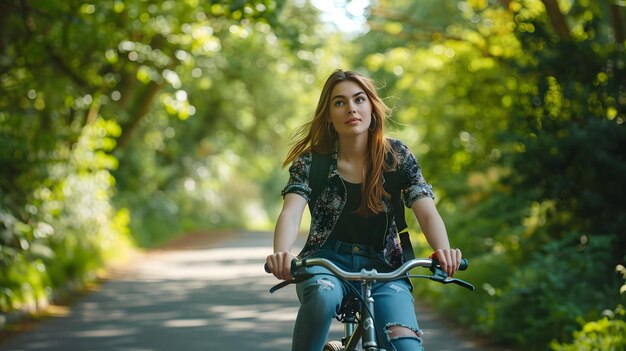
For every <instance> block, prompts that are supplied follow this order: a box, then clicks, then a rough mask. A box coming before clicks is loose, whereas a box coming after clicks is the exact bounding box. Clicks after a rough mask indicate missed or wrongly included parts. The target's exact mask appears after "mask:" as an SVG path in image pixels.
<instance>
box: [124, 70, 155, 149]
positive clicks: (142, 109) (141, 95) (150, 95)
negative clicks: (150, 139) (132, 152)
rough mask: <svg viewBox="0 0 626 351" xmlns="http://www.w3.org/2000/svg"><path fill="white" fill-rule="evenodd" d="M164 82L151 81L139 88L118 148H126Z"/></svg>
mask: <svg viewBox="0 0 626 351" xmlns="http://www.w3.org/2000/svg"><path fill="white" fill-rule="evenodd" d="M163 84H164V83H155V82H150V83H149V84H148V85H146V86H145V87H143V88H142V89H139V91H138V92H137V93H136V94H135V96H134V99H133V100H134V101H133V105H132V106H131V108H130V110H129V111H128V116H129V118H130V120H129V121H128V122H127V123H124V124H123V125H122V135H120V138H119V140H118V143H117V147H116V149H123V148H125V147H126V146H127V145H128V143H129V142H130V140H131V138H132V135H133V134H134V133H135V131H136V130H137V127H139V122H141V120H142V119H143V118H144V117H145V116H146V115H147V114H148V112H149V111H150V108H151V107H152V103H153V102H154V98H155V96H156V94H157V93H158V92H159V90H161V88H163Z"/></svg>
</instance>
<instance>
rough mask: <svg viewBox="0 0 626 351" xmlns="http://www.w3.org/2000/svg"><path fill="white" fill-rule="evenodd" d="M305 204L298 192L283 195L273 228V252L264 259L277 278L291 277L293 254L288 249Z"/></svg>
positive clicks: (291, 244) (295, 233) (293, 241)
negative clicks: (283, 198)
mask: <svg viewBox="0 0 626 351" xmlns="http://www.w3.org/2000/svg"><path fill="white" fill-rule="evenodd" d="M306 204H307V201H306V199H305V198H303V197H302V196H300V195H298V194H295V193H288V194H286V195H285V200H284V202H283V208H282V210H281V211H280V215H279V216H278V220H277V221H276V228H275V229H274V254H272V255H269V256H267V259H266V262H267V266H268V268H269V269H270V271H271V272H272V273H273V274H274V276H276V278H278V279H284V280H286V279H290V278H291V260H292V259H293V258H294V255H292V254H291V252H290V250H291V248H292V246H293V244H294V243H295V242H296V238H297V237H298V230H299V229H300V223H301V221H302V213H303V212H304V207H305V206H306Z"/></svg>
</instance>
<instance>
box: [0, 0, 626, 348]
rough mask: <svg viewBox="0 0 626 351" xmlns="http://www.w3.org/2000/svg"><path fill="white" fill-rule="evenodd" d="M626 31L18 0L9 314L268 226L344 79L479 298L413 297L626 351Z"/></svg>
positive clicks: (0, 48) (12, 33)
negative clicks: (160, 254)
mask: <svg viewBox="0 0 626 351" xmlns="http://www.w3.org/2000/svg"><path fill="white" fill-rule="evenodd" d="M625 36H626V3H624V1H621V0H580V1H574V0H467V1H453V0H420V1H411V0H396V1H391V0H378V1H371V2H369V1H356V0H353V1H349V0H346V1H322V0H318V1H314V3H311V2H309V1H307V0H293V1H280V0H276V1H270V0H251V1H243V0H233V1H224V0H204V1H203V0H180V1H173V0H168V1H146V0H127V1H120V0H115V1H77V0H67V1H49V0H4V1H2V2H0V164H1V166H0V169H1V171H0V312H5V313H6V312H10V311H14V310H23V309H33V308H35V307H36V306H37V305H39V304H42V303H44V302H45V301H47V300H49V299H51V298H54V297H55V296H58V295H59V294H60V293H62V292H63V291H64V290H66V289H67V287H68V286H81V284H84V283H85V282H87V281H89V280H90V279H93V278H94V276H95V275H96V274H97V273H98V271H99V270H101V269H102V268H103V267H105V266H106V264H107V263H109V262H111V261H112V260H115V259H117V258H120V257H123V256H124V255H125V253H126V252H128V250H131V249H133V248H135V247H140V248H150V247H155V246H159V245H161V244H163V243H165V242H166V241H168V240H170V239H172V238H173V237H175V236H177V235H181V234H183V233H187V232H191V231H210V230H214V229H225V228H226V229H245V230H271V229H272V222H273V221H274V219H275V218H276V216H277V213H278V210H279V209H280V205H281V198H280V196H279V194H280V190H281V188H282V187H283V186H284V184H285V181H286V179H287V172H286V170H284V169H282V168H281V162H282V160H283V158H284V156H285V155H286V153H287V151H288V148H289V145H290V144H289V141H290V140H289V138H290V135H291V134H290V133H291V132H292V131H293V130H294V129H295V128H297V127H298V126H299V125H301V124H302V123H304V122H305V121H307V120H309V119H310V118H311V117H312V113H313V111H314V108H315V103H316V101H317V98H318V95H319V92H320V89H321V85H322V83H323V80H324V79H325V78H326V77H327V76H328V74H330V73H331V72H332V70H334V69H335V68H343V69H353V70H358V71H361V72H362V73H365V74H366V75H369V76H372V77H373V78H374V79H376V80H377V81H379V82H381V87H380V92H381V94H382V95H383V96H386V97H387V98H386V102H387V103H388V104H389V105H390V106H392V107H393V109H394V114H393V123H391V124H390V125H389V126H388V131H389V134H390V135H391V136H394V137H398V138H400V139H402V140H403V141H405V142H406V143H407V144H408V145H409V146H410V147H411V148H412V150H413V151H414V153H415V154H416V156H417V157H418V160H419V161H420V164H421V166H422V168H423V172H424V175H425V177H426V178H427V179H428V180H429V181H430V182H431V183H432V184H433V185H434V187H435V190H436V193H437V195H438V196H437V199H436V200H437V205H438V208H439V209H440V211H441V213H442V215H443V217H444V220H445V221H446V224H447V227H448V231H449V233H450V237H451V240H452V243H453V245H454V246H458V247H461V248H462V249H463V252H464V254H465V255H466V256H467V257H469V258H470V259H471V260H472V268H471V269H470V270H469V271H468V272H465V273H463V275H462V277H463V278H465V279H467V280H469V281H471V282H473V283H474V284H475V285H476V286H477V288H478V289H477V291H476V292H475V293H473V294H468V293H466V292H464V291H460V289H442V288H441V286H434V284H420V285H419V290H418V291H416V294H418V295H419V296H420V297H419V298H421V299H428V300H429V301H430V302H431V303H432V304H433V305H435V306H436V308H438V309H439V310H440V311H441V312H442V313H445V314H446V315H448V316H450V317H451V318H455V319H456V320H458V321H459V322H460V323H462V324H463V325H465V326H466V327H467V328H468V329H470V330H472V331H473V332H475V333H477V334H480V335H484V336H486V337H488V338H490V339H491V340H493V341H494V342H497V343H501V344H504V345H508V346H510V347H514V348H519V349H524V350H547V349H552V350H624V348H625V347H626V346H625V345H626V341H625V337H624V335H626V322H625V312H624V307H623V305H624V303H625V301H624V300H625V294H626V286H625V285H624V279H625V277H626V269H625V268H624V266H623V264H624V259H625V254H626V233H625V231H626V191H625V185H626V132H625V130H624V122H625V120H626V79H625V78H626V77H625V72H626V55H625V52H624V44H625V42H626V41H625ZM409 220H410V222H411V224H412V227H413V228H415V230H414V232H418V231H419V229H418V225H417V223H416V222H415V220H414V218H409ZM418 238H419V237H418ZM416 245H417V247H416V250H417V251H418V252H419V253H420V254H427V253H428V248H427V246H426V244H425V242H424V241H423V240H418V241H417V242H416Z"/></svg>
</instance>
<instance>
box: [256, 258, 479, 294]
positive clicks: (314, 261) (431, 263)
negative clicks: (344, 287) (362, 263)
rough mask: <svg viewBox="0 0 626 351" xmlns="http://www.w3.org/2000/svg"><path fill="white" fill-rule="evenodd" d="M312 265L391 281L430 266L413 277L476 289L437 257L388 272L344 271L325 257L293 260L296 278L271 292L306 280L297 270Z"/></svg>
mask: <svg viewBox="0 0 626 351" xmlns="http://www.w3.org/2000/svg"><path fill="white" fill-rule="evenodd" d="M310 266H321V267H324V268H326V269H328V270H329V271H330V272H331V273H332V274H334V275H336V276H337V277H339V278H341V279H344V280H356V281H379V282H382V281H391V280H396V279H400V278H404V277H406V273H407V272H408V271H410V270H411V269H413V268H415V267H426V268H429V269H430V271H431V272H432V273H433V274H432V275H430V276H421V275H420V276H413V277H417V278H428V279H430V280H433V281H436V282H439V283H442V284H449V283H454V284H457V285H460V286H462V287H464V288H466V289H469V290H472V291H473V290H474V286H473V285H472V284H470V283H468V282H466V281H463V280H461V279H457V278H450V277H448V275H447V274H446V272H444V271H443V270H442V269H441V267H440V266H439V262H438V261H437V259H430V258H418V259H413V260H410V261H407V262H405V263H404V264H402V265H401V266H400V267H398V268H397V269H396V270H394V271H391V272H387V273H379V272H377V271H376V270H375V269H372V270H367V269H362V270H361V271H360V272H347V271H344V270H343V269H341V268H339V267H337V266H336V265H335V264H334V263H332V262H331V261H329V260H327V259H324V258H305V259H302V260H298V259H294V260H292V261H291V272H292V274H293V275H294V278H296V279H294V280H292V281H284V282H282V283H280V284H278V285H277V286H275V287H274V288H272V290H270V291H271V292H273V291H275V290H278V289H280V288H282V287H283V286H285V285H287V284H290V283H293V282H297V281H301V280H304V279H306V278H308V276H307V275H302V274H300V275H298V277H296V275H297V274H295V272H297V271H298V270H299V269H301V268H303V267H310ZM468 266H469V261H468V260H467V259H465V258H463V259H461V266H460V268H459V269H460V270H466V269H467V267H468ZM265 271H266V272H267V273H271V272H270V270H269V268H268V267H267V263H266V264H265Z"/></svg>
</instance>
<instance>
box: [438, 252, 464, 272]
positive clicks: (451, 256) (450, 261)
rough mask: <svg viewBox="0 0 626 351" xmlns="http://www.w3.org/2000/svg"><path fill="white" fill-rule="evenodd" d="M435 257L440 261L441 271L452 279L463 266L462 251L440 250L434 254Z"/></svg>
mask: <svg viewBox="0 0 626 351" xmlns="http://www.w3.org/2000/svg"><path fill="white" fill-rule="evenodd" d="M433 256H434V257H435V258H437V260H438V261H439V265H440V266H441V269H442V270H443V271H444V272H446V273H447V274H448V277H452V276H453V275H454V273H456V271H458V270H459V266H460V265H461V258H462V257H463V254H462V253H461V250H460V249H439V250H437V251H435V252H434V253H433Z"/></svg>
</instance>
